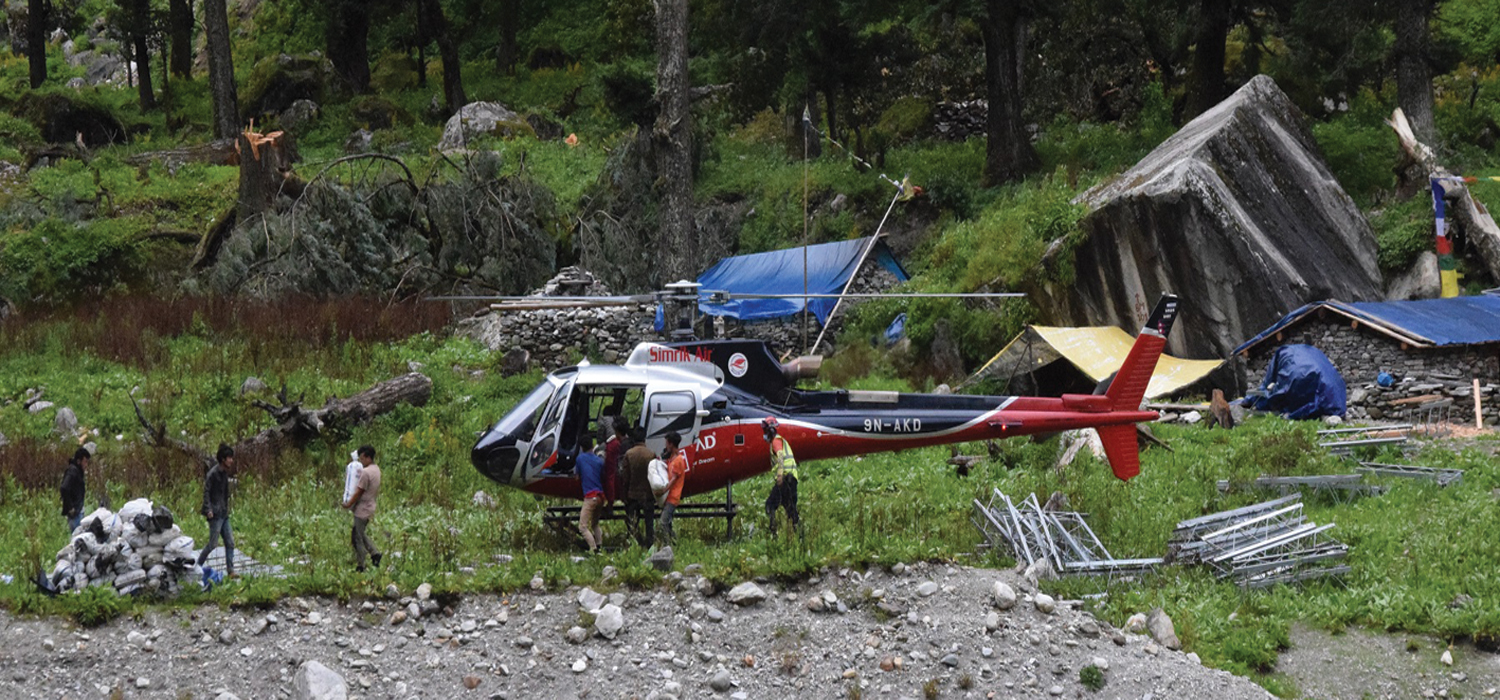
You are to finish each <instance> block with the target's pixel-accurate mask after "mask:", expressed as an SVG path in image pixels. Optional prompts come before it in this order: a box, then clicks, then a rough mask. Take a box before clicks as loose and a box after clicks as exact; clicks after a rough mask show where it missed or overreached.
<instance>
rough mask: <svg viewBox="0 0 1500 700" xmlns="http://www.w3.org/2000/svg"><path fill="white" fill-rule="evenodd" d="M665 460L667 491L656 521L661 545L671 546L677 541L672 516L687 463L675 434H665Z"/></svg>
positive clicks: (675, 510)
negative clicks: (658, 518) (659, 517)
mask: <svg viewBox="0 0 1500 700" xmlns="http://www.w3.org/2000/svg"><path fill="white" fill-rule="evenodd" d="M664 437H665V439H666V441H667V449H666V454H664V455H662V456H663V457H665V458H666V460H665V461H666V463H667V489H666V493H665V496H664V497H663V503H662V506H661V519H660V520H658V521H657V523H656V528H657V534H658V536H659V539H660V540H661V543H662V544H664V545H666V546H671V545H672V542H673V541H674V540H675V539H677V533H676V532H675V531H674V530H673V529H672V516H673V515H675V514H676V513H677V503H678V502H679V501H681V500H682V484H683V482H685V481H687V473H688V463H687V456H686V455H684V454H683V453H682V450H681V449H679V448H680V447H681V445H682V436H681V435H679V434H677V433H676V432H670V433H667V434H666V435H665V436H664Z"/></svg>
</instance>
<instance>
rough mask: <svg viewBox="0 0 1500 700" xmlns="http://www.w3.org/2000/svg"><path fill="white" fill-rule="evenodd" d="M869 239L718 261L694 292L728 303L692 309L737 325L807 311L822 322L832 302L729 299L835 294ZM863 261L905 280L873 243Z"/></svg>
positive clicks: (884, 248)
mask: <svg viewBox="0 0 1500 700" xmlns="http://www.w3.org/2000/svg"><path fill="white" fill-rule="evenodd" d="M869 244H870V239H869V238H868V237H866V238H859V239H855V240H852V241H837V242H834V243H820V244H818V245H812V246H807V247H806V251H807V253H806V256H805V257H804V255H803V250H804V249H803V248H788V249H785V250H773V251H770V252H766V253H755V254H753V255H737V256H734V257H731V258H724V259H723V260H720V261H719V262H718V263H717V264H715V265H714V266H713V267H710V268H708V270H707V271H706V272H704V273H703V274H702V275H699V276H698V284H700V285H702V286H701V287H699V289H700V291H701V292H703V293H704V294H711V293H713V292H720V291H722V292H729V293H730V294H731V298H730V299H729V300H728V301H726V302H725V303H722V304H714V303H710V302H707V301H704V302H699V304H698V309H699V310H700V311H702V312H703V313H705V314H709V315H713V316H728V317H730V318H737V319H739V320H741V321H763V320H767V319H773V318H782V317H785V316H792V315H795V314H798V313H801V312H802V308H803V306H804V305H805V306H807V307H808V308H810V309H811V310H812V312H813V315H814V316H817V317H818V323H825V322H827V320H828V314H829V312H831V311H832V310H833V305H834V302H835V300H834V299H810V300H803V299H786V298H782V299H741V298H733V296H732V295H734V294H803V293H807V294H838V293H840V292H842V291H844V285H845V284H846V283H847V282H848V281H849V277H850V276H851V275H853V274H854V268H855V266H856V265H857V264H858V263H859V259H860V256H861V255H862V254H863V253H864V251H865V247H866V246H868V245H869ZM804 259H805V260H806V269H807V278H806V284H807V286H806V292H804V291H803V261H804ZM869 262H871V263H875V264H878V265H881V266H882V267H884V268H885V269H887V270H890V271H891V273H892V274H894V275H895V276H896V278H897V279H899V280H901V281H902V282H905V281H906V280H907V279H910V277H909V276H908V275H907V274H906V270H904V269H902V268H901V264H900V263H898V262H896V257H895V256H894V255H892V254H891V249H890V248H889V247H887V246H886V245H885V243H884V242H881V241H876V243H875V248H874V249H873V250H871V251H870V256H869Z"/></svg>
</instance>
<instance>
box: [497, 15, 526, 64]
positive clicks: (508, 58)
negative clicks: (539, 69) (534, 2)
mask: <svg viewBox="0 0 1500 700" xmlns="http://www.w3.org/2000/svg"><path fill="white" fill-rule="evenodd" d="M520 26H521V0H501V2H500V44H499V45H498V46H496V47H495V70H497V71H499V72H501V73H504V74H506V75H515V74H516V61H517V60H518V58H519V55H520V52H521V49H520V47H519V46H517V45H516V34H517V33H518V32H519V30H520Z"/></svg>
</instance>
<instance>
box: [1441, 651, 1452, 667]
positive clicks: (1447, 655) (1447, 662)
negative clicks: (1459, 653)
mask: <svg viewBox="0 0 1500 700" xmlns="http://www.w3.org/2000/svg"><path fill="white" fill-rule="evenodd" d="M1438 661H1441V662H1443V665H1444V666H1452V665H1453V652H1452V651H1449V650H1447V649H1444V650H1443V655H1442V657H1440V658H1439V659H1438Z"/></svg>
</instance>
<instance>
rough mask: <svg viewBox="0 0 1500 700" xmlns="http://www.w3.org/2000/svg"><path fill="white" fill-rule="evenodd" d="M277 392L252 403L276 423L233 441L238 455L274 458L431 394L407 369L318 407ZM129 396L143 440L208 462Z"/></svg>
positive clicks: (426, 383)
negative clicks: (273, 398)
mask: <svg viewBox="0 0 1500 700" xmlns="http://www.w3.org/2000/svg"><path fill="white" fill-rule="evenodd" d="M278 396H279V398H280V400H281V405H280V406H274V405H272V404H268V403H266V402H263V401H256V402H255V405H257V406H259V407H261V408H263V409H265V410H266V411H267V412H268V413H270V414H271V415H272V416H273V417H274V418H275V419H276V421H277V425H276V426H275V427H272V428H267V429H265V430H262V431H261V432H260V433H258V434H256V435H254V436H252V437H250V438H247V439H244V440H241V441H239V442H237V443H235V444H234V445H232V447H233V448H234V451H235V453H236V455H237V456H238V457H239V458H240V459H242V460H244V459H266V458H272V457H275V456H276V455H278V454H280V453H281V451H282V450H285V449H286V448H288V447H293V448H299V449H300V448H302V447H303V446H305V445H306V444H307V443H308V442H310V441H312V440H315V439H317V438H319V437H323V436H324V435H325V434H327V433H329V432H331V431H335V430H339V431H341V430H344V429H347V428H348V427H350V426H354V425H358V424H360V423H365V422H367V421H369V420H370V419H371V418H374V417H375V416H378V415H380V414H382V413H387V412H389V411H391V410H392V409H394V408H396V407H397V406H399V405H401V404H404V403H409V404H411V405H413V406H423V405H426V404H427V400H428V399H430V398H432V380H431V379H429V378H427V376H426V375H423V374H421V373H419V372H412V373H410V374H406V375H402V376H400V377H396V378H395V379H388V380H386V381H383V382H381V383H379V384H376V385H375V386H372V387H370V388H369V389H366V390H364V391H362V392H360V393H358V394H355V395H354V396H350V397H349V398H346V399H338V398H330V399H329V400H328V402H327V403H326V404H324V405H323V407H322V408H319V409H316V410H312V411H307V410H303V408H302V406H301V403H300V401H297V402H291V401H288V400H287V398H286V388H285V387H283V388H282V390H281V393H280V394H279V395H278ZM130 400H131V403H134V404H135V415H136V418H137V419H139V420H140V423H141V425H142V426H143V427H144V428H145V429H146V441H147V443H148V444H151V445H154V446H157V447H166V448H170V449H175V450H177V451H179V452H182V453H183V454H186V455H188V456H190V457H193V458H194V459H196V460H198V461H199V462H200V463H202V464H203V465H204V468H205V469H206V468H207V467H208V466H209V465H212V464H213V458H212V457H211V456H210V455H209V453H208V451H206V450H204V449H201V448H199V447H197V446H196V445H192V444H190V443H187V442H184V441H182V440H177V439H175V438H171V437H168V435H167V426H166V423H162V424H160V425H152V424H151V422H150V421H149V420H147V419H146V416H145V414H144V413H142V412H141V407H140V404H139V403H136V402H135V395H134V393H132V394H131V397H130Z"/></svg>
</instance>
